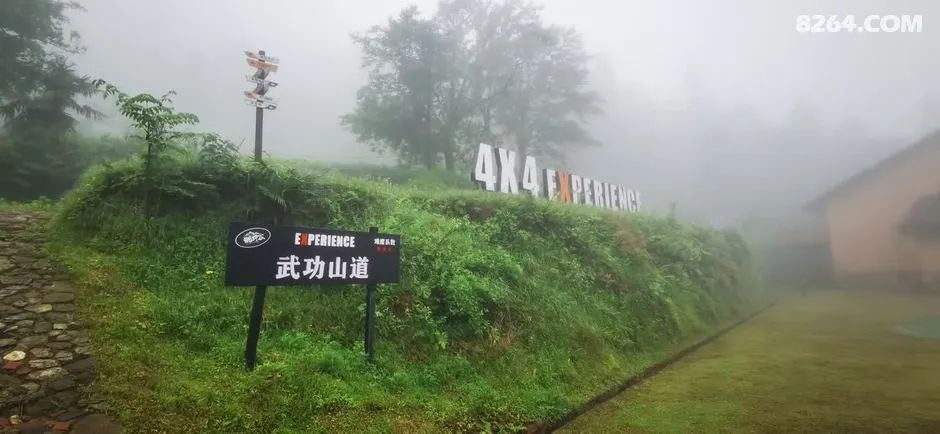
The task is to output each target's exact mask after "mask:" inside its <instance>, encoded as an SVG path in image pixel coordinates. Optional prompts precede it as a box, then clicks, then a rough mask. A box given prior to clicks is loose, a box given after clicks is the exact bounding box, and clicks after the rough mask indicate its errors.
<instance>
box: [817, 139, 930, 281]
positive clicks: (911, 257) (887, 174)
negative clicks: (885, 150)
mask: <svg viewBox="0 0 940 434" xmlns="http://www.w3.org/2000/svg"><path fill="white" fill-rule="evenodd" d="M938 192H940V146H933V147H932V149H928V150H924V151H922V152H918V153H917V155H915V156H913V157H912V158H907V159H905V160H902V161H900V162H895V163H894V164H892V165H891V166H889V167H886V168H883V169H881V170H880V171H879V173H877V174H874V176H871V177H868V178H866V179H864V180H863V181H861V183H860V184H859V185H856V186H854V188H851V189H849V190H848V191H846V192H843V193H842V194H839V195H838V196H836V197H834V198H832V199H831V200H830V201H829V203H828V204H827V206H826V220H827V223H828V231H829V239H830V248H831V250H832V261H833V271H834V273H835V275H836V277H837V278H839V279H840V280H842V281H843V282H845V281H847V280H853V278H864V279H870V278H872V277H880V278H884V279H887V280H892V279H896V278H897V277H898V276H899V275H900V276H901V277H904V276H916V275H919V274H922V273H923V272H927V273H940V261H937V260H936V259H938V258H940V244H937V243H935V242H926V241H924V240H915V239H911V238H910V237H908V236H906V235H903V234H902V233H901V232H900V230H899V225H900V223H901V222H902V220H903V219H904V218H905V216H906V215H907V213H908V212H909V211H910V209H911V207H912V206H913V204H914V202H915V201H916V200H917V199H919V198H920V197H921V196H924V195H928V194H936V193H938Z"/></svg>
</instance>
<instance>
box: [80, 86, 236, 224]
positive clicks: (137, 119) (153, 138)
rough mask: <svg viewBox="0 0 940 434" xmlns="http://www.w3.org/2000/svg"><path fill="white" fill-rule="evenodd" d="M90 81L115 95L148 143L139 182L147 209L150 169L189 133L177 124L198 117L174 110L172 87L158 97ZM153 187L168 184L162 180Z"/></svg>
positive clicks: (211, 141) (151, 178) (214, 142)
mask: <svg viewBox="0 0 940 434" xmlns="http://www.w3.org/2000/svg"><path fill="white" fill-rule="evenodd" d="M93 84H94V86H95V87H96V88H101V87H103V88H104V96H105V97H109V96H111V95H116V96H117V106H118V110H119V111H120V112H121V114H122V115H124V117H126V118H128V119H130V121H131V124H132V125H133V126H134V128H136V129H138V130H140V131H141V132H142V133H143V137H141V139H143V141H144V143H146V144H147V152H146V153H144V155H143V157H144V172H143V178H142V179H141V183H140V186H142V187H144V188H143V195H144V211H145V212H149V210H150V191H151V189H152V188H153V187H155V186H154V184H155V181H154V173H153V172H154V170H159V168H158V167H155V166H156V165H158V164H159V163H160V159H161V158H163V157H164V156H165V153H166V151H167V148H169V147H170V146H171V145H172V144H174V143H177V142H178V141H180V140H181V139H183V138H185V137H187V136H190V135H189V134H187V133H183V132H180V131H178V130H177V129H176V128H177V127H179V126H182V125H192V124H196V123H198V122H199V118H198V117H196V115H194V114H192V113H178V112H176V110H174V108H173V100H172V99H170V96H171V95H174V94H175V92H173V91H170V92H167V93H165V94H164V95H163V96H161V97H160V98H157V97H155V96H153V95H150V94H147V93H141V94H137V95H129V94H126V93H124V92H121V91H120V90H119V89H118V88H117V87H116V86H114V85H112V84H108V83H107V82H105V81H104V80H100V79H99V80H95V81H94V83H93ZM221 141H222V139H220V138H219V137H218V136H211V137H209V138H207V139H205V144H207V145H209V146H210V147H211V146H216V147H217V146H218V144H219V142H221ZM210 152H211V150H210ZM160 180H161V181H163V180H166V177H161V178H160ZM189 186H190V187H193V186H196V185H195V184H190V185H189ZM156 187H157V188H160V187H162V188H164V189H166V188H167V186H166V185H165V184H163V185H160V186H156Z"/></svg>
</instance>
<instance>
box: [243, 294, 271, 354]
mask: <svg viewBox="0 0 940 434" xmlns="http://www.w3.org/2000/svg"><path fill="white" fill-rule="evenodd" d="M267 292H268V287H267V286H256V287H255V301H254V303H253V304H252V305H251V319H250V321H249V322H248V342H247V343H246V344H245V369H247V370H248V371H253V370H254V369H255V365H256V364H257V361H258V335H259V334H261V316H262V313H263V312H264V296H265V295H266V293H267Z"/></svg>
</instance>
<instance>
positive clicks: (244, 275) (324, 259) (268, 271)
mask: <svg viewBox="0 0 940 434" xmlns="http://www.w3.org/2000/svg"><path fill="white" fill-rule="evenodd" d="M400 248H401V237H400V236H398V235H388V234H379V233H370V232H350V231H336V230H328V229H311V228H302V227H285V226H265V225H258V224H250V223H232V225H231V226H230V227H229V234H228V254H227V258H226V263H225V284H226V285H227V286H257V285H271V286H291V285H317V284H345V285H348V284H369V283H396V282H398V280H399V266H400V259H401V256H400Z"/></svg>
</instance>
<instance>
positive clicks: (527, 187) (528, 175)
mask: <svg viewBox="0 0 940 434" xmlns="http://www.w3.org/2000/svg"><path fill="white" fill-rule="evenodd" d="M538 173H539V172H538V170H536V168H535V157H532V156H528V157H525V167H523V168H522V191H525V192H527V193H529V194H530V195H532V197H538V195H539V180H538Z"/></svg>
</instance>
